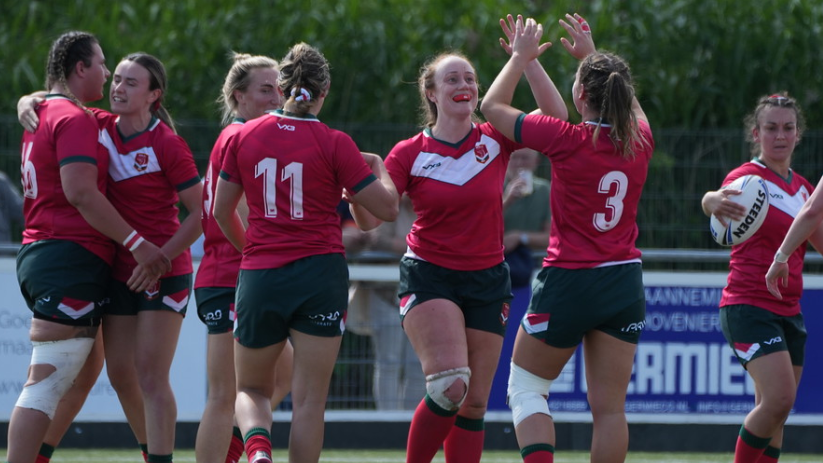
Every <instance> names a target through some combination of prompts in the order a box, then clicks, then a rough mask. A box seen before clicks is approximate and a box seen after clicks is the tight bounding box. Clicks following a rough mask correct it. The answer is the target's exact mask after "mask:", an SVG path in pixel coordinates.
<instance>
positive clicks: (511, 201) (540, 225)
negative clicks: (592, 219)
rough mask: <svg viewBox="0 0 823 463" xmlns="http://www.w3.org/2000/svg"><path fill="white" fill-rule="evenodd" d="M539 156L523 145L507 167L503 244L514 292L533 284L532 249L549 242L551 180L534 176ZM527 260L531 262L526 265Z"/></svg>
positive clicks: (514, 153) (541, 248)
mask: <svg viewBox="0 0 823 463" xmlns="http://www.w3.org/2000/svg"><path fill="white" fill-rule="evenodd" d="M540 159H541V156H540V153H538V152H537V151H535V150H533V149H530V148H521V149H519V150H517V151H514V152H513V153H512V157H511V160H510V161H509V166H508V169H507V170H506V184H505V187H504V191H503V229H504V230H505V234H504V235H503V246H504V247H505V248H506V249H505V255H506V262H508V263H509V267H510V270H511V279H512V291H516V290H517V289H519V288H522V287H524V286H530V284H531V277H532V272H533V271H534V268H535V265H534V259H533V258H532V254H533V251H543V250H545V249H546V247H547V246H548V243H549V224H550V223H551V210H550V209H549V190H550V183H549V181H548V180H546V179H543V178H540V177H536V176H535V175H534V172H535V170H536V169H537V166H538V164H539V163H540ZM524 257H527V259H524ZM524 261H525V263H526V264H528V265H523V263H524Z"/></svg>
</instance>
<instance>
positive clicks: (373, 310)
mask: <svg viewBox="0 0 823 463" xmlns="http://www.w3.org/2000/svg"><path fill="white" fill-rule="evenodd" d="M342 209H343V210H341V212H342V217H343V221H342V227H343V245H344V246H346V253H347V254H348V256H349V257H351V256H352V255H353V254H355V253H358V252H364V251H379V252H382V253H385V254H386V257H389V256H391V257H392V258H393V260H392V262H395V261H396V260H397V259H399V258H400V256H401V255H403V253H404V252H406V235H407V234H408V232H409V230H411V226H412V223H413V222H414V218H415V215H414V210H412V205H411V201H410V200H409V197H408V196H403V197H402V198H401V199H400V214H399V215H398V216H397V220H396V221H394V222H384V223H383V224H381V225H380V226H379V227H377V228H376V229H374V230H371V231H369V232H363V231H360V229H359V228H357V227H356V226H355V224H354V221H353V220H352V219H351V218H350V217H349V218H348V219H347V218H346V214H347V213H348V207H345V208H342ZM399 306H400V301H399V300H398V298H397V282H368V281H357V282H352V286H351V289H350V290H349V312H348V317H347V319H346V327H347V328H348V330H350V331H351V332H353V333H355V334H359V335H361V336H369V337H370V338H371V343H372V350H373V351H374V380H373V391H374V392H373V393H374V402H375V406H376V407H377V409H378V410H414V408H415V407H416V406H417V403H418V402H419V400H420V397H421V396H423V395H425V393H426V379H425V377H424V376H423V369H422V368H421V366H420V360H419V359H418V358H417V355H416V354H415V353H414V349H412V347H411V343H409V339H408V337H406V334H405V333H404V332H403V328H402V327H401V326H400V320H399V317H400V315H399Z"/></svg>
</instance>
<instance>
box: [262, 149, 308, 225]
mask: <svg viewBox="0 0 823 463" xmlns="http://www.w3.org/2000/svg"><path fill="white" fill-rule="evenodd" d="M261 175H262V176H263V203H264V204H265V206H266V217H272V218H274V217H277V204H276V201H275V200H276V199H277V186H276V185H275V182H277V181H278V179H279V180H280V181H281V182H285V181H287V180H289V179H291V182H290V187H291V188H290V191H289V203H290V210H291V218H292V219H293V220H303V163H302V162H292V163H289V164H288V165H286V167H285V168H284V169H283V173H282V174H281V175H280V176H278V175H277V159H274V158H265V159H263V160H262V161H260V162H258V163H257V166H255V169H254V178H257V177H260V176H261Z"/></svg>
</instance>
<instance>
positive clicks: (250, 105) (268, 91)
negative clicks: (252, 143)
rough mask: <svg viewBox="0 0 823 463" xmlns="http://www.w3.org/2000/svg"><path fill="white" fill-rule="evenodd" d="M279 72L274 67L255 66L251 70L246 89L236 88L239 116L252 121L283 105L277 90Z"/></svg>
mask: <svg viewBox="0 0 823 463" xmlns="http://www.w3.org/2000/svg"><path fill="white" fill-rule="evenodd" d="M278 75H279V73H278V72H277V70H276V69H274V68H262V67H261V68H254V69H252V70H251V71H249V85H248V87H246V90H245V91H241V90H235V91H234V98H235V99H236V100H237V116H238V117H240V118H242V119H245V120H247V121H250V120H252V119H255V118H258V117H260V116H262V115H263V113H264V112H266V111H270V110H272V109H278V108H280V106H281V104H282V103H281V95H280V92H279V91H278V90H277V77H278Z"/></svg>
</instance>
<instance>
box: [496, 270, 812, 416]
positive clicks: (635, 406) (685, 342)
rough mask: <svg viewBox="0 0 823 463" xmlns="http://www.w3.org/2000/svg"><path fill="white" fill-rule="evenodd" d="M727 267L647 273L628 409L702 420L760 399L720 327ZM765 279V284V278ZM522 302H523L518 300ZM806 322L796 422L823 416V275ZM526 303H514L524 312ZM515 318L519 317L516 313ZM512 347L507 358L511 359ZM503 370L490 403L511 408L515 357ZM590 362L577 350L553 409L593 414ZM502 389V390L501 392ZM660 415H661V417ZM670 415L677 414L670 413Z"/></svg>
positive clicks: (807, 305)
mask: <svg viewBox="0 0 823 463" xmlns="http://www.w3.org/2000/svg"><path fill="white" fill-rule="evenodd" d="M725 278H726V275H725V274H720V273H711V274H707V273H647V274H646V275H645V276H644V283H645V291H646V326H645V328H644V330H643V335H642V337H641V340H640V343H639V344H638V346H637V355H636V357H635V365H634V371H633V373H632V379H631V383H630V384H629V389H628V395H627V398H626V412H627V413H628V414H629V416H630V418H631V416H632V415H633V414H637V415H640V414H642V415H643V416H644V417H645V421H651V422H655V421H659V417H661V416H664V415H672V414H675V415H681V416H682V415H684V414H687V415H692V416H694V415H700V416H702V417H703V419H701V421H709V422H726V421H728V422H740V419H741V418H740V417H741V416H742V415H745V414H747V413H748V412H749V411H750V410H751V409H752V407H753V406H754V384H753V382H752V380H751V378H750V377H749V376H748V375H747V374H746V372H745V370H744V369H743V367H742V366H741V365H740V363H739V362H738V361H737V359H736V357H735V355H734V353H733V352H732V350H731V348H730V347H729V346H728V344H727V343H726V340H725V338H724V337H723V332H722V331H721V329H720V319H719V309H718V303H719V301H720V295H721V291H722V288H723V286H724V285H725ZM764 284H765V283H764ZM516 302H520V301H518V300H516ZM801 304H802V307H803V313H804V317H805V320H806V328H807V331H808V332H809V338H808V342H807V344H806V364H805V367H804V371H803V378H802V381H801V384H800V389H799V391H798V396H797V400H796V403H795V408H794V410H793V414H792V417H791V418H790V419H789V422H790V423H791V422H792V421H794V422H802V423H805V424H819V423H823V400H821V399H820V396H819V394H818V393H816V391H821V390H823V358H821V356H820V355H817V353H819V352H823V337H822V336H821V334H820V328H821V326H823V279H821V277H817V276H806V278H805V291H804V295H803V299H802V300H801ZM519 311H520V310H519V309H517V310H514V309H513V310H512V312H519ZM511 322H512V324H516V323H517V321H515V319H514V318H512V319H511ZM510 355H511V354H510V351H509V353H508V354H506V353H504V355H503V356H502V358H504V359H508V358H510ZM504 363H505V364H506V368H500V369H499V370H498V374H497V376H496V377H495V385H494V389H493V394H492V396H493V397H492V400H491V401H490V407H489V408H490V410H505V409H506V406H505V384H506V380H507V378H506V375H507V371H508V368H507V365H508V360H506V361H505V362H504V361H501V367H503V364H504ZM586 391H587V387H586V380H585V366H584V362H583V357H582V355H581V350H580V349H578V351H577V352H576V353H575V355H574V356H573V357H572V359H571V360H570V361H569V363H568V364H567V365H566V368H565V369H564V370H563V372H562V373H561V375H560V377H559V378H557V380H555V381H554V383H553V384H552V387H551V394H550V396H549V408H550V409H551V410H552V413H558V414H563V413H588V412H589V406H588V402H587V400H586ZM501 392H502V397H501V396H500V393H501ZM655 417H657V418H655ZM663 421H670V419H666V420H663Z"/></svg>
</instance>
